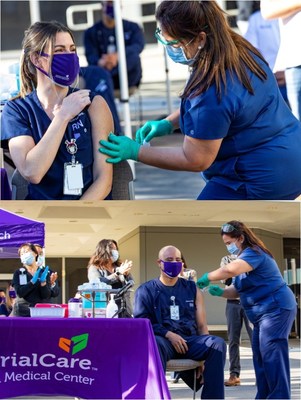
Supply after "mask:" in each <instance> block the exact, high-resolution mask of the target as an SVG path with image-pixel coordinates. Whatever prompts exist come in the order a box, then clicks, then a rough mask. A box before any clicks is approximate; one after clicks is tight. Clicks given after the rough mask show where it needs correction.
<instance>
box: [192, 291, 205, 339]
mask: <svg viewBox="0 0 301 400" xmlns="http://www.w3.org/2000/svg"><path fill="white" fill-rule="evenodd" d="M195 303H196V323H197V327H198V333H199V334H208V326H207V317H206V309H205V302H204V295H203V293H201V291H200V290H199V289H198V288H197V292H196V300H195Z"/></svg>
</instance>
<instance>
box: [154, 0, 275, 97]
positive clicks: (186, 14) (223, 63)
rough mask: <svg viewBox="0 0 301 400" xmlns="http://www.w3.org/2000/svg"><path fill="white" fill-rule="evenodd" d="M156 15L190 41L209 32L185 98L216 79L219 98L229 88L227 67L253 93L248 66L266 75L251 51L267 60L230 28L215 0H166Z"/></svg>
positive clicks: (173, 33)
mask: <svg viewBox="0 0 301 400" xmlns="http://www.w3.org/2000/svg"><path fill="white" fill-rule="evenodd" d="M156 19H157V21H158V22H159V23H160V25H161V28H162V30H164V31H165V32H166V33H168V34H169V35H170V36H171V37H173V38H175V39H179V40H181V41H183V40H184V41H187V42H188V41H190V40H192V39H193V38H197V37H198V35H199V34H200V33H201V32H205V33H206V43H205V46H204V48H202V49H201V51H200V52H199V53H198V55H197V58H196V61H195V63H194V65H193V68H194V71H193V73H192V76H191V78H190V80H189V82H188V83H187V85H186V87H185V89H184V91H183V94H182V96H181V97H182V98H186V97H189V96H191V97H195V96H198V95H199V94H201V93H203V92H205V91H206V90H207V89H208V88H209V87H210V86H211V85H212V84H213V83H215V85H216V88H217V96H218V98H219V99H220V98H221V96H222V87H223V86H224V88H225V90H226V89H227V87H226V71H229V72H230V73H231V75H232V76H233V75H234V74H236V75H237V77H238V79H239V81H240V82H241V83H242V84H243V86H244V87H245V88H246V89H247V90H248V92H249V93H251V94H254V90H253V88H252V85H251V82H250V79H249V77H248V73H247V68H249V69H250V70H251V71H252V72H253V73H254V74H255V75H256V76H258V77H259V78H260V79H262V80H264V79H266V78H267V75H266V73H265V71H264V70H263V69H262V68H261V67H260V65H259V64H258V63H257V62H256V61H255V60H254V58H253V56H252V54H251V53H254V54H256V55H257V56H258V57H259V58H260V59H262V60H263V61H264V62H266V61H265V60H264V58H263V57H262V55H261V54H260V53H259V51H258V50H257V49H256V48H255V47H254V46H252V45H251V43H249V42H248V41H247V40H245V39H244V38H243V37H242V36H241V35H239V34H237V33H236V32H234V31H233V30H232V29H231V27H230V25H229V23H228V21H227V18H226V13H225V12H224V11H223V10H222V9H221V8H220V7H219V5H218V4H217V3H216V1H169V0H165V1H162V3H161V4H160V5H159V6H158V8H157V10H156Z"/></svg>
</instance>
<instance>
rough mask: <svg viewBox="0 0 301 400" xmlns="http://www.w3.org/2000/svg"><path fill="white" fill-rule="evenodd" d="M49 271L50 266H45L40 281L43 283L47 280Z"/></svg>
mask: <svg viewBox="0 0 301 400" xmlns="http://www.w3.org/2000/svg"><path fill="white" fill-rule="evenodd" d="M48 271H49V267H48V266H47V267H45V268H44V271H43V273H42V275H41V277H40V282H41V283H44V282H46V279H47V275H48Z"/></svg>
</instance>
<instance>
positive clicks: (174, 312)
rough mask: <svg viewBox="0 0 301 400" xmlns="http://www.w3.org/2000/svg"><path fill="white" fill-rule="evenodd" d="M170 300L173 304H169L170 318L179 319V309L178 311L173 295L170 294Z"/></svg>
mask: <svg viewBox="0 0 301 400" xmlns="http://www.w3.org/2000/svg"><path fill="white" fill-rule="evenodd" d="M170 300H171V301H172V302H173V305H171V306H170V319H172V320H174V321H179V319H180V311H179V306H176V302H175V300H176V298H175V296H171V298H170Z"/></svg>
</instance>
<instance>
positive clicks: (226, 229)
mask: <svg viewBox="0 0 301 400" xmlns="http://www.w3.org/2000/svg"><path fill="white" fill-rule="evenodd" d="M221 237H222V240H223V242H224V244H225V246H226V247H227V250H228V252H229V253H230V254H235V255H237V259H236V260H234V261H232V262H230V263H229V264H227V265H225V266H223V267H221V268H218V269H216V270H214V271H211V272H209V273H205V274H204V275H203V276H202V277H201V278H200V279H198V281H197V286H198V287H199V288H200V289H203V288H205V287H207V286H209V285H210V283H211V282H212V281H220V280H225V279H228V278H233V277H234V283H233V284H232V285H231V286H229V287H227V288H225V289H222V288H220V287H219V286H217V285H212V286H209V289H208V291H209V293H210V294H211V295H213V296H220V297H224V298H226V299H233V298H237V297H239V298H240V301H241V304H242V306H243V308H244V310H245V312H246V315H247V317H248V319H249V320H250V322H251V323H252V324H253V326H254V327H253V337H252V350H253V363H254V369H255V376H256V385H257V394H256V399H290V398H291V390H290V389H291V385H290V366H289V347H288V337H289V333H290V331H291V328H292V324H293V321H294V319H295V316H296V311H297V305H296V300H295V297H294V294H293V292H292V291H291V289H290V288H289V287H288V286H287V285H286V283H285V281H284V279H283V277H282V275H281V272H280V270H279V267H278V265H277V263H276V261H275V259H274V257H273V255H272V254H271V252H270V251H269V250H268V249H267V247H266V246H265V244H264V243H263V242H262V241H261V240H260V239H259V238H258V237H257V236H256V235H255V234H254V233H253V232H252V231H251V229H249V228H248V227H247V226H246V225H245V224H244V223H242V222H240V221H236V220H233V221H229V222H227V223H226V224H224V225H222V227H221Z"/></svg>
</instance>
